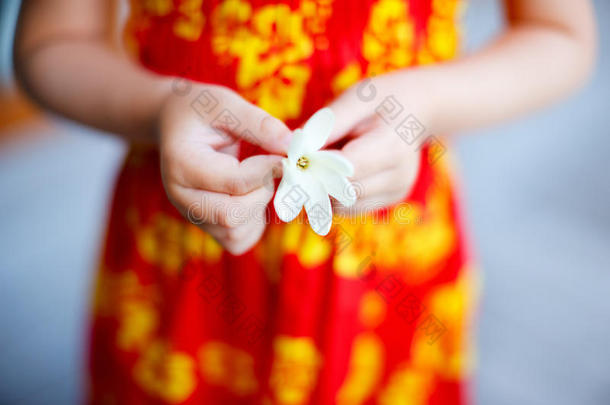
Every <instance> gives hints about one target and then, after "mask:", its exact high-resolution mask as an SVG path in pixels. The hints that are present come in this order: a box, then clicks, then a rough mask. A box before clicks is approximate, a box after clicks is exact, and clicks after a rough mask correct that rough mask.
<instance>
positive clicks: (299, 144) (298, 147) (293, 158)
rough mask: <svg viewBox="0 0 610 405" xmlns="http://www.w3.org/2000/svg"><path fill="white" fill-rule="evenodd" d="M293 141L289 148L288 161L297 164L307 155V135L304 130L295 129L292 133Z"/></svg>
mask: <svg viewBox="0 0 610 405" xmlns="http://www.w3.org/2000/svg"><path fill="white" fill-rule="evenodd" d="M292 134H293V135H292V140H291V141H290V146H289V147H288V160H290V162H291V163H294V164H296V162H297V160H299V158H300V157H301V156H303V155H304V154H305V153H306V150H305V134H304V133H303V130H302V129H300V128H299V129H295V130H294V131H293V132H292Z"/></svg>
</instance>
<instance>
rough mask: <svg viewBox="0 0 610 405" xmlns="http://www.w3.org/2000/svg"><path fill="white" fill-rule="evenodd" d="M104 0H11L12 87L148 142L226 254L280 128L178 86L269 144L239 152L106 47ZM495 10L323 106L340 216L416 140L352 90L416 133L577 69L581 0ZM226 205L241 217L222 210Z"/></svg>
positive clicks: (584, 4) (453, 124) (396, 180)
mask: <svg viewBox="0 0 610 405" xmlns="http://www.w3.org/2000/svg"><path fill="white" fill-rule="evenodd" d="M111 4H112V3H111V2H109V1H108V0H24V2H23V5H22V10H21V14H20V18H19V24H18V29H17V35H16V42H15V67H16V69H15V70H16V73H17V76H18V78H19V80H20V82H21V84H22V86H23V87H24V88H25V89H26V90H27V91H28V92H29V94H30V95H31V96H32V97H33V98H34V99H36V100H37V101H38V102H39V103H40V104H41V105H43V106H44V107H46V108H47V109H49V110H51V111H54V112H56V113H58V114H61V115H64V116H66V117H68V118H71V119H73V120H76V121H79V122H81V123H84V124H86V125H90V126H93V127H96V128H99V129H102V130H105V131H108V132H112V133H115V134H118V135H120V136H122V137H124V138H126V139H127V140H129V141H132V142H141V143H154V144H158V146H159V148H160V156H161V171H162V176H163V182H164V186H165V190H166V192H167V195H168V197H169V199H170V200H171V201H172V203H173V204H174V205H175V206H176V207H177V208H178V210H179V211H180V212H182V213H183V214H184V215H185V216H186V217H187V218H188V219H190V220H191V221H193V222H195V223H197V224H198V225H199V226H200V227H201V228H202V229H204V230H205V231H206V232H209V233H210V234H212V235H213V236H214V237H215V238H216V239H217V240H218V241H219V242H220V243H221V244H222V245H223V246H224V247H225V248H226V249H228V250H229V251H230V252H232V253H234V254H241V253H243V252H245V251H247V250H248V249H249V248H250V247H252V246H253V245H254V244H255V243H256V242H257V241H258V239H259V238H260V236H261V235H262V232H263V231H264V228H265V224H264V221H262V220H261V219H262V217H261V215H262V210H261V209H260V207H262V206H263V205H264V204H266V203H268V202H269V201H270V199H271V198H272V195H273V190H272V188H271V187H270V186H269V184H265V183H266V182H269V181H270V177H269V176H268V174H269V173H271V172H272V170H273V168H275V167H278V163H279V160H280V159H281V156H282V155H285V152H286V150H287V145H288V143H289V141H290V137H291V132H290V131H289V129H288V128H287V127H286V126H285V125H284V124H283V123H282V122H281V121H279V120H277V119H275V118H274V117H272V116H270V115H269V114H267V113H266V112H264V111H263V110H261V109H259V108H257V107H255V106H253V105H252V104H250V103H249V102H247V101H246V100H244V99H243V98H241V97H240V96H239V95H238V94H236V93H235V92H233V91H231V90H229V89H227V88H223V87H220V86H214V85H202V84H196V83H192V84H191V85H192V87H191V89H192V91H191V92H190V94H198V93H200V92H201V91H204V90H207V91H209V92H210V93H209V94H212V95H213V96H214V97H215V98H216V99H218V100H219V102H220V104H221V105H224V106H227V107H228V108H229V109H230V111H232V112H233V113H235V114H236V115H237V116H239V117H240V120H241V122H242V123H243V124H244V125H246V127H247V128H249V129H251V131H252V133H253V134H254V135H255V139H254V142H255V143H258V144H259V145H261V146H262V147H263V148H264V149H266V150H267V151H268V152H269V155H266V156H256V157H252V158H250V159H246V160H244V161H242V162H239V161H238V160H237V158H236V142H237V141H238V140H239V138H240V137H241V136H242V135H241V134H238V133H231V131H230V130H228V129H224V134H219V133H218V132H217V131H215V130H214V129H213V128H212V127H211V123H210V122H209V120H207V119H204V120H202V119H201V118H200V116H199V115H198V114H197V113H196V112H195V111H194V110H193V108H191V107H190V102H191V101H192V100H191V99H190V98H187V97H184V96H180V95H179V94H177V93H176V92H173V91H172V78H168V77H162V76H158V75H155V74H153V73H150V72H148V71H146V70H144V69H142V68H141V67H139V66H136V65H135V64H133V63H132V62H130V61H129V60H128V59H127V58H125V57H124V56H123V55H121V53H120V52H118V51H117V49H116V46H115V45H114V44H113V43H112V40H111V39H112V38H113V35H114V34H113V32H114V31H115V30H116V27H115V26H114V24H113V23H112V21H114V20H115V19H114V18H113V17H114V7H112V6H111ZM505 6H506V10H507V13H506V16H507V27H506V29H505V30H504V32H503V33H502V34H501V35H500V36H499V37H498V38H497V39H496V40H495V41H493V42H492V43H491V44H489V45H488V46H487V47H486V48H485V49H483V50H481V51H479V52H477V53H475V54H473V55H469V56H466V57H464V58H461V59H459V60H457V61H454V62H450V63H444V64H440V65H435V66H431V67H422V68H415V69H405V70H399V71H395V72H392V73H389V74H385V75H380V76H377V77H375V78H373V79H372V80H368V81H366V82H363V83H359V84H357V85H355V86H353V87H352V88H350V89H348V90H347V91H346V92H344V93H343V94H342V95H341V96H340V97H339V98H338V99H336V100H335V101H334V102H333V103H331V105H330V107H331V108H332V109H333V111H334V112H335V114H336V117H337V120H336V122H337V124H336V127H335V129H334V131H333V134H332V135H331V139H330V140H329V143H332V142H334V141H336V140H339V139H342V138H348V139H349V140H348V142H347V143H346V144H345V146H344V147H343V148H342V149H341V151H340V153H343V154H344V155H345V156H346V157H347V158H348V159H349V160H350V161H351V162H352V163H353V164H354V167H355V175H354V177H353V179H352V180H353V181H354V182H356V183H357V184H358V187H357V189H358V190H359V199H358V202H357V203H356V205H355V206H354V207H352V208H351V209H350V210H349V211H348V212H345V213H349V214H358V213H361V212H363V211H366V210H368V209H371V207H373V208H378V207H379V206H381V205H390V204H393V203H396V202H398V201H400V200H401V199H402V198H403V197H404V196H405V195H406V194H407V193H408V192H409V190H410V189H411V187H412V186H413V182H414V180H415V178H416V175H417V170H418V167H419V152H418V151H417V150H416V146H417V145H416V144H414V145H408V144H407V143H405V142H404V141H403V140H402V139H401V138H400V137H399V136H397V134H396V133H395V132H394V129H393V127H391V126H389V125H388V124H386V123H385V122H384V121H383V120H381V119H380V118H379V116H378V115H377V114H376V112H375V108H376V107H377V106H378V104H379V103H378V102H376V103H368V102H363V101H362V99H361V97H359V91H362V89H363V88H365V87H366V88H370V86H374V89H375V92H376V94H377V96H376V99H377V100H382V99H384V98H385V97H387V96H394V97H395V99H396V100H397V101H398V102H399V103H400V104H401V105H402V106H403V107H404V110H405V111H409V112H411V113H412V114H413V115H414V116H415V117H417V119H418V120H419V121H420V122H422V123H423V124H424V126H425V127H426V128H427V130H428V133H434V134H445V133H456V132H461V131H465V130H472V129H476V128H481V127H485V126H489V125H495V124H498V123H501V122H503V121H505V120H508V119H512V118H515V117H517V116H520V115H522V114H525V113H528V112H531V111H533V110H536V109H538V108H541V107H544V106H546V105H548V104H549V103H551V102H553V101H556V100H558V99H560V98H562V97H563V96H565V95H567V94H569V93H570V92H572V91H574V90H575V89H577V88H578V87H579V86H580V85H581V84H582V83H583V82H584V81H585V80H586V79H587V77H588V76H589V75H590V72H591V70H592V68H593V66H594V59H595V51H596V34H595V21H594V13H593V9H592V5H591V2H590V1H587V0H580V1H569V0H563V1H559V2H558V1H557V0H506V1H505ZM538 72H544V73H543V74H539V73H538ZM363 86H364V87H363ZM117 89H120V91H118V90H117ZM250 140H251V139H250ZM373 150H374V151H375V153H371V151H373ZM201 162H206V164H205V165H202V164H201ZM276 173H277V172H276ZM230 207H233V208H235V207H237V208H238V209H239V212H244V213H247V214H246V215H237V216H236V215H234V214H233V213H234V212H235V210H234V209H230ZM338 208H339V209H341V208H340V207H338Z"/></svg>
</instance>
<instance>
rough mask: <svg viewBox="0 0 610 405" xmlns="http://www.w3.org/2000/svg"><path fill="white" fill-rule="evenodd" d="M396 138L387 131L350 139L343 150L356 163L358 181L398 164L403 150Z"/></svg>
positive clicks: (355, 174)
mask: <svg viewBox="0 0 610 405" xmlns="http://www.w3.org/2000/svg"><path fill="white" fill-rule="evenodd" d="M396 143H397V142H396V139H394V138H393V137H392V136H391V135H389V134H387V132H386V131H376V132H369V133H367V134H366V135H363V136H360V137H358V138H354V139H352V140H351V141H349V142H348V143H347V144H345V146H344V147H343V149H342V150H341V152H342V154H343V156H344V157H346V158H347V159H348V160H349V161H350V162H352V163H353V164H354V176H353V178H354V179H355V180H356V181H359V180H360V179H364V178H366V177H368V176H371V175H373V174H375V173H378V172H381V171H383V170H385V169H389V168H391V167H393V166H396V164H397V162H398V161H399V159H401V158H402V157H403V156H402V152H403V150H402V149H401V148H399V147H397V145H396Z"/></svg>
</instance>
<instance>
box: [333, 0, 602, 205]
mask: <svg viewBox="0 0 610 405" xmlns="http://www.w3.org/2000/svg"><path fill="white" fill-rule="evenodd" d="M506 7H507V11H508V13H507V15H508V23H509V24H508V28H507V29H506V31H505V32H504V34H503V35H501V36H500V38H498V39H497V40H496V41H494V42H493V43H492V44H491V45H490V46H488V47H487V48H486V49H484V50H482V51H480V52H478V53H476V54H474V55H470V56H467V57H464V58H462V59H459V60H457V61H454V62H450V63H445V64H440V65H436V66H430V67H422V68H416V69H405V70H402V71H397V72H393V73H390V74H386V75H382V76H378V77H375V78H373V79H371V80H370V82H366V81H365V82H362V83H360V84H358V85H356V86H354V87H353V88H351V89H350V90H348V91H347V92H345V93H344V94H343V95H341V96H340V97H339V98H338V99H337V100H336V101H335V102H334V103H333V104H332V105H331V107H332V108H333V110H334V111H335V113H336V114H337V116H338V117H337V127H336V129H335V131H334V134H333V136H332V137H331V140H330V142H332V141H333V140H336V139H340V138H342V137H344V136H346V135H347V134H350V133H351V134H352V135H353V134H355V135H357V137H356V139H354V140H352V141H350V142H348V143H347V144H346V145H345V147H344V149H343V152H344V153H345V154H346V156H347V157H348V158H349V159H350V160H352V161H353V162H354V164H355V166H356V179H355V180H356V181H358V182H360V183H362V184H363V186H362V187H361V188H363V189H364V193H363V200H364V201H367V200H370V201H379V200H380V199H382V200H383V201H384V202H385V203H391V202H396V201H397V200H398V199H400V197H397V196H398V195H400V194H401V191H402V196H404V194H405V193H406V191H407V190H408V189H409V188H410V187H411V185H412V182H413V179H414V177H415V176H414V174H413V170H417V165H416V160H417V153H415V152H414V148H415V146H417V143H414V144H412V145H408V144H407V143H405V142H404V141H403V140H402V139H401V138H400V137H399V136H397V134H396V132H395V127H396V125H387V124H386V123H384V122H382V121H381V120H379V119H376V113H375V108H376V107H377V106H378V105H379V102H380V101H381V100H383V99H384V98H385V97H387V96H394V97H395V100H397V101H398V103H400V105H401V106H402V108H403V109H404V111H405V114H408V113H411V114H413V115H414V116H415V117H416V118H417V119H418V120H419V121H421V123H422V124H423V125H424V126H425V127H426V128H427V130H428V133H435V134H447V133H453V132H459V131H463V130H470V129H474V128H479V127H483V126H487V125H492V124H497V123H500V122H502V121H504V120H507V119H510V118H513V117H516V116H519V115H521V114H523V113H527V112H530V111H532V110H534V109H537V108H540V107H543V106H545V105H547V104H549V103H551V102H553V101H555V100H558V99H559V98H561V97H562V96H564V95H566V94H568V93H569V92H571V91H573V90H575V89H576V88H578V87H579V86H580V85H581V83H583V82H584V81H585V79H586V78H587V77H588V76H589V74H590V72H591V70H592V68H593V65H594V58H595V48H596V35H595V23H594V13H593V9H592V5H591V3H590V1H587V0H579V1H557V0H506ZM373 93H375V95H376V97H375V100H376V101H375V102H369V101H368V100H369V98H371V97H370V96H371V95H372V94H373ZM367 119H368V120H369V124H368V125H365V126H363V124H362V122H363V120H367ZM365 122H366V121H365ZM394 124H399V122H396V123H394ZM363 128H364V129H363ZM381 145H383V146H381ZM371 150H375V151H376V152H377V153H375V154H371V153H370V151H371ZM388 162H392V164H388ZM414 162H415V163H414ZM358 167H360V168H361V170H359V169H358ZM358 172H360V174H358ZM367 190H369V191H370V192H369V191H367ZM387 196H389V197H387ZM361 201H362V200H361ZM357 208H360V209H363V207H362V205H360V207H357Z"/></svg>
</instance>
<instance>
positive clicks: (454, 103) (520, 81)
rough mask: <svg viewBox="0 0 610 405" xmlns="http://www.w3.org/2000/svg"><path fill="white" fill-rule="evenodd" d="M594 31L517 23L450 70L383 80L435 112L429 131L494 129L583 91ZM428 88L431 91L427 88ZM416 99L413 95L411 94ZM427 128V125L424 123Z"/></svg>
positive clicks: (411, 72)
mask: <svg viewBox="0 0 610 405" xmlns="http://www.w3.org/2000/svg"><path fill="white" fill-rule="evenodd" d="M592 31H593V30H585V31H583V32H579V33H574V32H571V31H569V30H564V29H562V28H560V27H552V26H545V25H544V24H534V23H515V24H513V25H512V26H511V27H510V28H509V29H507V31H506V32H505V33H504V34H503V35H502V36H501V37H500V38H498V39H497V40H496V41H494V42H493V43H492V44H491V45H489V46H488V47H487V48H485V49H483V50H482V51H480V52H478V53H475V54H473V55H471V56H466V57H464V58H463V59H460V60H457V61H455V62H450V63H446V64H441V65H436V66H432V67H426V68H421V69H415V70H405V71H400V72H396V73H393V74H390V75H388V76H387V77H385V78H380V83H381V86H382V87H385V89H386V91H393V92H394V93H397V94H396V97H397V98H398V100H399V101H400V99H401V97H400V95H401V94H405V95H406V97H408V98H409V99H411V98H412V97H413V96H412V92H413V89H417V90H416V91H415V93H416V94H418V95H419V98H420V100H421V102H422V103H424V104H426V103H427V104H429V105H430V108H427V109H426V110H427V111H431V116H430V117H426V118H429V121H430V122H429V123H427V124H428V125H427V126H429V129H430V130H432V131H434V132H437V133H453V132H459V131H463V130H471V129H476V128H480V127H485V126H489V125H494V124H497V123H500V122H503V121H506V120H508V119H511V118H515V117H518V116H520V115H522V114H525V113H527V112H531V111H533V110H535V109H538V108H541V107H544V106H546V105H548V104H549V103H551V102H553V101H555V100H558V99H560V98H561V97H562V96H565V95H567V94H568V93H570V92H571V91H573V90H575V89H576V88H578V87H579V86H580V85H581V84H582V83H583V81H584V80H585V79H586V78H587V77H588V76H589V74H590V71H591V70H592V66H593V65H594V62H593V60H594V53H595V40H594V34H593V33H592ZM422 83H425V88H422V87H423V86H422ZM410 93H411V94H410ZM424 124H425V125H426V123H424Z"/></svg>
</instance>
